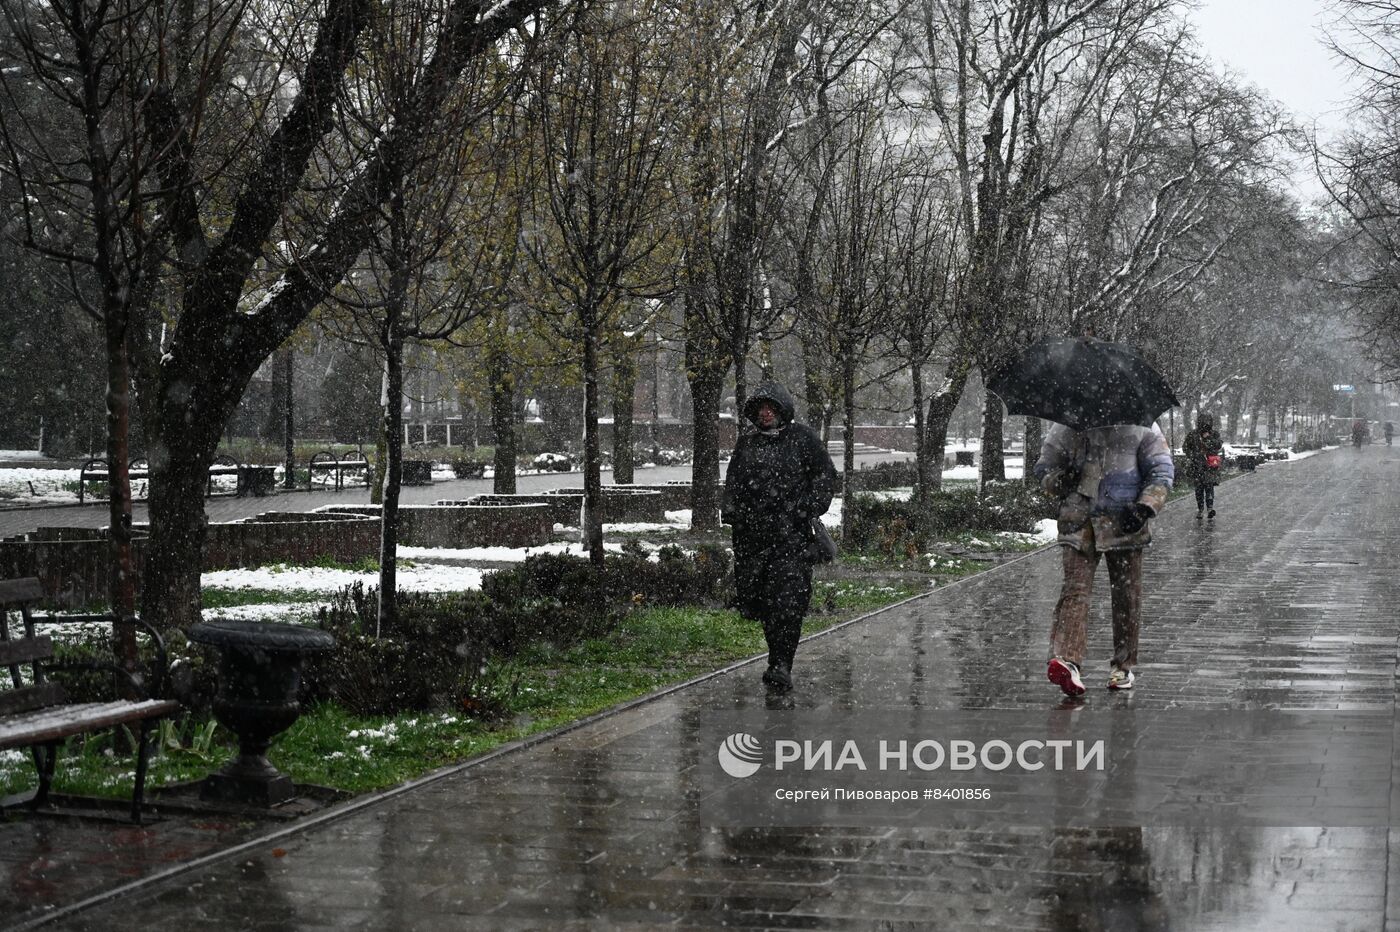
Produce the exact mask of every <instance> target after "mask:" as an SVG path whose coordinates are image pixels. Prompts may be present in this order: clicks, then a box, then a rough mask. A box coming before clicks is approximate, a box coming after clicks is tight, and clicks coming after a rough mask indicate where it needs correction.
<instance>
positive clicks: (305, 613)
mask: <svg viewBox="0 0 1400 932" xmlns="http://www.w3.org/2000/svg"><path fill="white" fill-rule="evenodd" d="M320 607H321V606H320V604H319V603H317V602H266V603H263V604H262V605H235V606H230V607H228V608H206V609H204V612H203V615H204V617H205V618H233V619H238V620H240V621H245V620H246V621H307V620H310V619H312V618H314V617H315V615H316V610H317V609H318V608H320Z"/></svg>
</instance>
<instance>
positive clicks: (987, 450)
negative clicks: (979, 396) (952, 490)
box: [977, 392, 1006, 487]
mask: <svg viewBox="0 0 1400 932" xmlns="http://www.w3.org/2000/svg"><path fill="white" fill-rule="evenodd" d="M1003 421H1004V413H1003V411H1002V406H1001V399H1000V398H998V397H997V396H996V395H993V394H992V393H991V392H987V393H986V398H985V399H984V400H983V402H982V468H981V470H980V471H979V473H978V477H977V478H978V484H979V487H982V486H986V484H987V483H988V482H1005V481H1006V457H1005V456H1004V455H1003V454H1002V449H1001V444H1002V440H1001V430H1002V423H1003Z"/></svg>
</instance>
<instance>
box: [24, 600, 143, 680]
mask: <svg viewBox="0 0 1400 932" xmlns="http://www.w3.org/2000/svg"><path fill="white" fill-rule="evenodd" d="M34 620H35V621H36V622H39V623H40V624H46V625H68V624H92V623H93V622H102V623H104V624H109V625H111V626H112V628H113V630H115V629H116V626H117V623H118V622H119V621H125V622H126V623H128V624H130V625H133V626H135V627H137V628H139V629H141V630H142V631H144V632H145V633H146V636H147V637H149V638H150V639H151V644H152V645H153V646H154V647H155V651H156V660H155V669H154V670H153V671H152V676H151V682H150V683H149V684H148V683H146V682H145V678H144V677H143V676H141V675H140V674H139V673H132V672H131V671H130V670H127V669H124V668H122V667H121V666H118V665H117V664H115V663H46V664H44V667H45V669H48V670H108V671H111V672H114V673H118V674H120V675H121V676H123V677H125V678H126V679H127V681H128V682H130V683H131V685H132V686H133V687H134V688H135V689H137V690H138V691H139V692H142V693H145V694H146V696H147V697H149V698H152V699H159V698H162V697H163V696H164V695H165V680H166V676H167V670H168V669H169V666H170V664H169V655H168V654H167V652H166V649H165V639H164V638H162V637H161V636H160V632H159V631H157V630H156V629H155V628H154V627H152V626H151V625H150V624H149V623H148V622H145V621H142V620H141V619H140V618H138V617H136V616H135V615H128V616H126V618H124V619H118V617H117V616H116V615H114V614H111V613H105V614H96V615H45V616H41V617H38V618H35V619H34Z"/></svg>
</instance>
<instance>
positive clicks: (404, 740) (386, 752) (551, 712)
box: [0, 582, 922, 797]
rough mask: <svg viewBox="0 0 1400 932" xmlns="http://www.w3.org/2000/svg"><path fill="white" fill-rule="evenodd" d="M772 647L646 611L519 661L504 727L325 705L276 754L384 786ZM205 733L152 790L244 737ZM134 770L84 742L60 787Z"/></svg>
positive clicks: (23, 762) (864, 586)
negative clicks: (365, 713) (357, 712)
mask: <svg viewBox="0 0 1400 932" xmlns="http://www.w3.org/2000/svg"><path fill="white" fill-rule="evenodd" d="M915 591H916V590H914V589H911V588H909V587H901V586H879V585H870V584H868V583H861V582H850V583H821V584H818V587H817V590H816V592H817V594H819V597H818V598H814V599H813V614H812V615H810V616H809V617H808V619H807V623H806V625H805V626H804V631H806V632H807V633H812V632H815V631H819V630H822V629H824V628H827V627H830V626H831V625H833V624H836V623H837V622H839V621H844V620H846V619H848V618H851V617H853V616H855V615H858V614H861V613H863V612H864V611H868V610H870V609H872V608H875V607H878V606H880V605H885V604H889V603H890V602H894V601H898V600H900V599H902V598H905V597H907V596H909V595H912V594H914V593H915ZM918 591H922V590H918ZM828 593H835V595H834V599H833V600H834V602H835V610H834V611H828V606H827V605H826V604H824V603H825V602H826V601H827V595H828ZM285 595H286V594H285V593H277V594H276V597H277V598H278V599H279V600H280V599H283V598H284V596H285ZM762 650H763V633H762V630H761V629H760V627H759V625H758V624H757V623H755V622H752V621H746V620H745V619H743V618H741V617H740V616H739V615H738V614H737V613H736V612H732V611H720V610H714V609H700V608H651V609H643V610H640V611H637V612H634V613H632V614H631V615H629V616H628V617H627V618H626V619H624V621H623V622H622V624H621V625H620V626H619V627H618V629H617V630H616V631H614V632H612V633H611V634H609V635H608V636H606V637H602V638H595V639H593V640H589V641H585V642H583V643H581V644H578V645H575V646H573V647H570V648H567V649H557V648H550V647H548V646H545V645H539V646H536V647H534V648H532V649H531V650H529V651H528V652H527V653H526V654H524V655H523V656H521V657H518V658H517V659H515V660H514V661H513V662H512V663H511V668H510V671H509V672H510V673H511V676H508V677H506V680H507V681H508V682H510V683H511V686H510V687H509V688H508V689H507V690H506V691H505V693H504V694H503V695H501V696H500V697H499V698H500V699H501V700H502V705H503V708H502V711H501V713H500V714H498V715H497V716H496V717H495V718H494V719H493V720H490V721H486V720H483V719H482V718H480V717H479V716H476V715H473V714H472V712H471V711H470V710H466V709H463V710H455V711H444V712H427V713H422V712H420V713H409V714H403V715H395V716H390V717H371V718H366V717H359V716H353V715H349V714H347V713H346V712H344V711H343V710H341V709H339V708H336V707H334V706H329V705H322V706H319V707H316V708H314V709H310V710H308V711H307V712H306V713H305V714H303V715H302V717H301V718H300V719H299V720H298V721H297V723H296V724H295V725H293V726H292V728H291V729H290V730H288V731H287V732H286V733H285V734H284V735H282V736H281V738H279V739H278V740H277V742H276V743H275V744H274V746H273V748H272V752H271V755H270V756H271V759H272V761H273V763H274V764H275V765H276V766H278V767H279V768H281V769H283V770H284V771H286V772H287V773H289V774H291V775H292V777H293V778H294V779H295V780H297V781H298V782H300V783H316V784H321V785H324V786H332V787H336V788H338V789H343V790H347V791H350V792H367V791H369V790H375V789H382V788H384V787H388V786H393V785H395V784H398V783H402V782H404V781H406V780H411V779H413V778H414V777H417V776H421V775H422V774H424V773H427V772H428V771H431V770H433V769H435V768H437V767H440V766H443V765H444V764H448V763H451V762H453V761H459V760H463V759H465V758H468V757H471V756H473V755H476V754H481V753H484V752H486V751H489V750H491V749H492V748H495V747H498V746H500V745H501V744H504V743H506V742H509V741H513V740H515V739H517V738H521V737H524V736H526V735H530V734H534V733H536V732H539V731H542V730H545V729H549V728H554V727H556V726H558V725H562V724H565V723H567V722H571V721H575V720H577V719H579V718H582V717H584V716H587V715H592V714H594V713H596V712H600V711H602V710H604V709H607V708H610V707H612V706H614V705H617V704H618V703H620V702H625V701H627V700H630V699H634V698H637V697H638V696H642V695H645V694H647V693H649V692H651V691H653V690H655V689H658V688H660V687H662V686H665V685H668V684H672V683H678V682H682V681H684V680H687V679H690V678H692V677H694V676H698V675H700V674H702V673H706V672H709V671H711V670H715V669H717V668H719V667H722V666H724V665H726V664H729V663H732V662H734V661H736V660H741V659H743V658H745V657H749V656H752V655H753V654H756V653H759V652H760V651H762ZM201 725H202V723H196V725H191V726H186V735H185V740H184V741H183V742H181V743H182V745H183V747H184V749H181V750H175V749H174V748H173V747H171V746H170V744H169V743H168V742H167V744H166V745H164V747H165V750H164V752H163V753H162V754H160V755H159V756H157V757H155V758H154V759H153V760H152V766H151V776H150V779H149V786H152V787H155V786H160V785H162V784H165V783H170V782H174V781H182V780H190V779H197V778H199V777H202V776H204V775H205V774H207V773H208V772H209V771H211V770H212V769H214V768H215V767H217V766H219V765H221V764H222V762H223V760H225V759H226V758H227V757H228V756H229V755H230V754H232V753H233V744H232V738H231V736H229V735H228V734H227V733H225V732H223V731H222V729H220V730H218V731H217V733H216V735H215V740H213V741H209V740H205V741H204V742H203V744H202V745H201V746H200V749H199V750H198V751H197V752H196V751H194V750H191V749H189V748H190V747H191V746H192V745H195V744H196V743H197V742H194V741H191V740H190V739H189V735H190V734H203V732H200V731H199V730H198V728H199V727H200V726H201ZM109 752H111V753H109ZM134 771H135V764H134V759H133V758H131V757H130V756H124V755H121V754H119V753H116V752H115V751H114V750H113V745H112V742H111V740H110V739H109V738H105V737H92V736H89V737H88V738H86V739H84V738H76V739H72V740H70V741H69V742H68V746H67V747H66V748H65V750H64V753H63V755H62V757H61V758H60V761H59V766H58V769H57V773H56V776H55V789H56V791H57V792H65V793H76V794H83V795H94V796H108V797H122V796H125V795H129V794H130V792H131V781H132V779H133V777H132V774H133V773H134ZM34 785H35V777H34V767H33V761H32V760H31V759H30V758H29V757H28V755H27V754H25V755H3V756H0V794H8V793H17V792H20V791H22V790H24V789H27V788H31V787H33V786H34Z"/></svg>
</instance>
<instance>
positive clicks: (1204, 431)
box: [1181, 413, 1225, 518]
mask: <svg viewBox="0 0 1400 932" xmlns="http://www.w3.org/2000/svg"><path fill="white" fill-rule="evenodd" d="M1224 449H1225V445H1224V444H1223V443H1222V442H1221V440H1220V434H1218V433H1216V430H1215V417H1214V416H1212V415H1210V414H1205V413H1201V414H1198V415H1196V427H1195V429H1194V430H1192V431H1191V432H1190V433H1189V434H1187V435H1186V440H1185V441H1184V442H1183V443H1182V445H1181V454H1182V457H1183V458H1184V459H1185V460H1186V477H1187V478H1188V479H1189V480H1191V484H1192V485H1193V486H1195V487H1196V517H1198V518H1200V517H1202V516H1204V515H1205V513H1206V509H1207V508H1209V509H1210V516H1211V517H1212V518H1214V517H1215V487H1216V486H1217V485H1218V484H1219V483H1220V469H1221V463H1223V462H1224ZM1212 463H1214V465H1211V464H1212Z"/></svg>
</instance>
